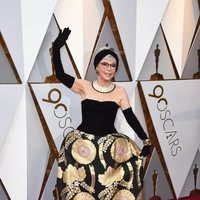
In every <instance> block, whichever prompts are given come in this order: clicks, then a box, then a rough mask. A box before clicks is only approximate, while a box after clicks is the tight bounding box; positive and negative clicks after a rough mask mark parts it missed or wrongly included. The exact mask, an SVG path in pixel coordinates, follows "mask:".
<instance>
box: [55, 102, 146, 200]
mask: <svg viewBox="0 0 200 200" xmlns="http://www.w3.org/2000/svg"><path fill="white" fill-rule="evenodd" d="M81 105H82V123H81V124H80V125H79V126H78V128H77V129H76V130H74V131H72V132H70V133H69V134H68V135H67V136H66V137H65V138H64V140H63V142H62V145H61V149H60V154H59V160H58V177H57V190H58V194H59V199H60V200H61V199H62V200H63V199H67V200H70V199H73V200H81V199H87V200H98V199H99V200H111V199H112V200H122V199H127V200H134V199H137V197H138V195H139V193H140V191H141V189H142V179H143V166H142V158H141V157H140V156H139V154H140V152H141V151H140V149H139V148H138V146H137V145H136V144H135V142H134V141H132V140H131V139H130V138H129V137H127V136H126V135H124V134H121V133H118V132H117V131H116V129H115V127H114V122H115V118H116V114H117V110H118V108H119V106H118V105H117V104H116V103H115V102H112V101H104V102H100V101H96V100H90V99H85V100H83V101H82V103H81Z"/></svg>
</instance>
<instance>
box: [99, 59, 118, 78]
mask: <svg viewBox="0 0 200 200" xmlns="http://www.w3.org/2000/svg"><path fill="white" fill-rule="evenodd" d="M116 69H117V68H116V60H115V59H114V58H113V57H110V56H109V57H106V58H103V59H102V60H101V61H100V63H99V64H98V66H97V68H96V70H97V72H98V76H99V77H100V78H101V79H103V80H105V81H111V80H112V78H113V77H114V75H115V73H116Z"/></svg>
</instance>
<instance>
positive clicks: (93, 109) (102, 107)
mask: <svg viewBox="0 0 200 200" xmlns="http://www.w3.org/2000/svg"><path fill="white" fill-rule="evenodd" d="M81 108H82V122H81V124H80V125H79V126H78V128H77V129H78V130H80V131H84V132H86V133H91V134H95V135H105V134H108V133H116V132H117V131H116V129H115V127H114V122H115V118H116V114H117V110H118V108H119V106H118V104H117V103H116V102H114V101H96V100H91V99H85V100H83V101H82V102H81Z"/></svg>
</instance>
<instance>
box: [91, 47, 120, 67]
mask: <svg viewBox="0 0 200 200" xmlns="http://www.w3.org/2000/svg"><path fill="white" fill-rule="evenodd" d="M109 54H110V55H111V56H113V57H114V58H115V60H116V70H117V68H118V64H119V58H118V56H117V54H116V53H115V52H114V51H112V50H110V49H103V50H101V51H100V52H99V53H97V54H96V56H95V58H94V68H95V69H96V67H97V65H98V64H99V63H100V61H101V60H102V59H103V58H104V57H105V56H107V55H109Z"/></svg>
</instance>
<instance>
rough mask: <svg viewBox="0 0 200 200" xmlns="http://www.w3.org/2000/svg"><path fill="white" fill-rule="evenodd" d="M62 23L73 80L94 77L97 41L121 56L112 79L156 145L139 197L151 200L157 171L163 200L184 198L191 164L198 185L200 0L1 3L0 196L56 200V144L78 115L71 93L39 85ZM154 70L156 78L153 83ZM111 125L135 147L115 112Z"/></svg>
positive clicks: (49, 67)
mask: <svg viewBox="0 0 200 200" xmlns="http://www.w3.org/2000/svg"><path fill="white" fill-rule="evenodd" d="M68 26H69V27H70V29H71V30H72V32H71V35H70V36H69V39H68V41H67V48H63V49H62V52H61V56H62V61H63V65H64V68H65V70H66V71H67V72H68V73H70V74H72V75H73V76H75V77H77V78H86V79H94V78H95V72H94V69H93V66H92V59H93V56H94V54H93V53H94V52H95V51H96V50H97V49H98V48H99V47H100V46H105V45H106V44H107V43H108V44H109V45H110V46H113V47H115V49H116V51H117V52H118V54H119V55H121V56H120V68H119V72H118V74H117V76H116V77H115V78H116V82H117V84H119V85H122V86H124V87H125V88H126V89H127V90H128V94H129V97H130V100H131V104H132V106H133V109H134V111H135V113H136V115H137V117H138V118H139V120H140V122H141V124H142V126H143V127H144V129H145V131H146V132H147V133H148V134H149V136H150V138H151V139H152V141H153V144H154V147H155V148H154V149H153V151H152V154H151V156H150V157H149V158H148V159H146V162H145V177H144V192H143V199H145V200H146V199H150V198H151V197H152V196H153V181H152V175H153V174H154V172H155V171H156V173H157V175H158V176H157V184H156V195H157V196H160V197H161V199H181V198H183V197H187V196H189V195H190V192H191V191H192V190H194V173H193V170H194V168H195V166H196V167H197V168H198V169H199V172H198V173H197V184H196V188H197V189H200V133H199V130H200V103H199V102H200V93H199V88H200V80H199V78H200V76H199V73H200V50H199V49H200V43H199V41H200V1H199V0H190V1H189V0H151V1H148V0H134V1H130V0H123V1H122V0H121V1H119V0H110V1H108V0H57V1H56V0H43V1H39V0H29V1H27V0H12V1H10V0H8V1H4V0H0V33H1V35H0V36H1V37H0V69H1V72H0V199H3V200H4V199H5V200H7V199H12V200H26V199H28V200H35V199H43V200H51V199H52V200H53V199H54V197H53V190H54V186H55V183H56V182H55V181H56V166H57V161H56V156H57V154H58V150H59V147H60V143H61V141H62V138H63V135H65V134H66V133H67V132H68V131H70V129H72V128H76V127H77V126H78V124H79V123H80V121H81V116H80V107H79V105H80V98H79V96H77V95H76V94H74V93H73V92H71V91H70V90H69V89H67V88H66V87H64V86H63V85H62V84H61V83H56V82H55V81H51V82H49V81H46V82H45V79H46V77H49V76H51V75H52V74H53V70H52V63H51V56H50V48H51V44H52V42H53V41H54V40H55V38H56V36H57V34H58V31H59V28H61V29H63V28H64V27H68ZM157 47H158V49H159V50H160V53H159V55H158V56H157V57H156V56H155V50H156V48H157ZM198 50H199V51H198ZM156 66H157V67H158V73H159V74H161V75H162V76H163V79H162V80H152V79H151V75H152V74H155V73H156ZM194 74H195V76H194ZM116 127H117V129H118V130H119V131H120V132H125V133H127V134H128V135H129V136H130V137H132V138H133V139H134V140H136V142H137V143H138V144H139V146H140V147H142V142H141V141H140V140H139V139H138V138H137V136H136V135H135V134H134V132H133V131H132V129H131V128H130V127H129V126H128V125H127V123H126V121H125V119H124V118H123V116H122V114H121V112H120V111H119V113H118V116H117V120H116Z"/></svg>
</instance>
